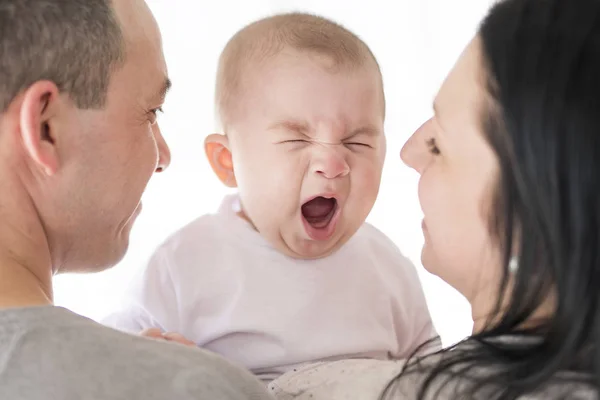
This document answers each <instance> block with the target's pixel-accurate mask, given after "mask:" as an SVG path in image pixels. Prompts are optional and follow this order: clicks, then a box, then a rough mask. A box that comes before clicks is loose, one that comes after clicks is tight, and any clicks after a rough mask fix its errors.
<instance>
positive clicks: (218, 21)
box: [55, 0, 490, 345]
mask: <svg viewBox="0 0 600 400" xmlns="http://www.w3.org/2000/svg"><path fill="white" fill-rule="evenodd" d="M489 4H490V0H370V1H366V0H362V1H358V0H345V1H342V0H218V1H205V0H149V5H150V7H151V9H152V10H153V12H154V14H155V16H156V19H157V20H158V23H159V25H160V28H161V30H162V34H163V40H164V51H165V56H166V59H167V64H168V66H169V74H170V77H171V79H172V81H173V89H172V91H171V92H170V93H169V95H168V98H167V102H166V104H165V107H164V108H165V114H164V115H162V116H161V117H159V118H160V125H161V129H162V132H163V134H164V135H165V137H166V139H167V142H168V143H169V145H170V147H171V151H172V164H171V167H170V169H169V170H168V171H167V172H166V173H163V174H160V175H157V176H155V177H154V178H153V180H152V181H151V182H150V185H149V187H148V190H147V192H146V194H145V195H144V212H143V213H142V215H141V216H140V217H139V218H138V221H137V224H136V225H135V227H134V229H133V232H132V236H131V245H130V250H129V253H128V254H127V256H126V257H125V259H124V260H123V261H122V262H121V263H120V264H119V265H118V266H117V267H115V268H114V269H112V270H110V271H107V272H103V273H100V274H95V275H85V276H84V275H63V276H59V277H57V279H56V280H55V300H56V304H57V305H60V306H64V307H67V308H69V309H71V310H73V311H75V312H78V313H80V314H83V315H86V316H89V317H91V318H93V319H97V320H98V319H101V318H102V317H104V316H105V315H106V314H108V313H109V312H110V311H111V310H114V309H115V307H116V306H117V304H118V301H119V299H120V297H121V296H122V294H123V292H124V291H125V289H126V287H127V284H128V282H129V281H130V279H131V278H132V276H133V274H134V273H135V272H136V271H137V270H138V269H139V268H141V267H143V266H144V263H145V262H146V261H147V259H148V257H149V256H150V254H151V252H152V251H153V250H154V248H155V247H156V246H157V245H158V244H160V242H162V241H163V240H164V239H165V238H166V236H167V235H169V234H171V233H172V232H173V231H175V230H176V229H177V228H179V227H180V226H182V225H184V224H186V223H187V222H189V221H191V220H192V219H193V218H195V217H197V216H198V215H201V214H204V213H207V212H211V211H213V210H215V209H216V207H217V206H218V204H219V202H220V200H221V199H222V197H223V195H224V194H226V193H227V192H226V189H225V188H224V187H222V186H221V184H220V183H219V182H218V181H217V179H216V178H215V177H214V176H213V175H212V171H211V170H210V168H209V166H208V163H207V162H206V160H205V158H204V151H203V140H204V137H205V136H206V135H207V134H209V133H211V132H212V129H214V118H213V115H214V112H213V104H212V99H213V87H214V76H215V72H216V63H217V59H218V56H219V53H220V52H221V50H222V49H223V46H224V45H225V43H226V42H227V40H228V39H229V38H230V37H231V36H232V35H233V34H234V33H235V32H236V31H237V30H239V29H240V28H242V27H243V26H244V25H246V24H247V23H249V22H252V21H253V20H255V19H258V18H261V17H264V16H267V15H271V14H273V13H277V12H284V11H308V12H312V13H316V14H320V15H323V16H326V17H329V18H331V19H333V20H335V21H336V22H339V23H341V24H343V25H344V26H346V27H347V28H349V29H351V30H352V31H353V32H355V33H356V34H358V35H359V36H360V37H361V38H362V39H363V40H365V42H366V43H367V44H368V45H369V46H370V47H371V49H372V50H373V52H374V54H375V56H376V57H377V58H378V61H379V63H380V65H381V68H382V72H383V78H384V84H385V90H386V96H387V121H386V135H387V138H388V155H387V160H386V165H385V168H384V175H383V181H382V186H381V192H380V196H379V199H378V201H377V203H376V205H375V208H374V209H373V212H372V213H371V215H370V216H369V219H368V220H369V222H371V223H373V224H374V225H375V226H377V227H378V228H379V229H381V230H382V231H384V232H385V233H386V234H388V235H389V236H390V237H391V238H392V239H393V240H394V241H395V242H396V243H397V244H398V246H399V247H400V248H401V250H402V251H403V252H404V253H405V254H406V255H407V256H408V257H409V258H411V259H412V260H413V261H414V262H415V264H416V265H417V267H418V268H419V272H420V274H421V278H422V281H423V285H424V288H425V292H426V295H427V300H428V303H429V306H430V309H431V313H432V316H433V319H434V323H435V325H436V327H437V329H438V332H439V333H440V335H441V336H442V340H443V342H444V344H446V345H447V344H450V343H453V342H455V341H457V340H460V339H462V338H463V337H465V336H466V335H468V334H469V332H470V329H471V325H472V323H471V319H470V309H469V306H468V303H467V302H466V301H465V300H464V299H463V298H462V297H461V296H460V295H458V294H457V292H455V291H454V290H453V289H451V288H449V287H448V286H447V285H446V284H445V283H444V282H442V281H440V280H439V279H438V278H436V277H434V276H431V275H429V274H428V273H427V272H425V271H424V270H423V268H422V267H421V265H420V250H421V245H422V241H423V238H422V234H421V228H420V221H421V218H422V214H421V210H420V207H419V203H418V199H417V195H416V183H417V175H416V173H414V172H412V171H411V170H409V169H408V168H407V167H405V166H404V165H403V164H402V163H401V162H400V160H399V156H398V154H399V151H400V148H401V146H402V144H403V143H404V142H405V141H406V139H407V138H408V136H409V135H410V134H411V133H412V132H413V131H414V130H415V129H416V128H417V127H418V126H419V125H420V124H421V123H422V122H424V121H425V120H426V119H427V118H428V117H429V116H430V115H431V102H432V100H433V97H434V96H435V93H436V91H437V89H438V87H439V85H440V84H441V82H442V80H443V79H444V77H445V75H446V74H447V73H448V71H449V69H450V68H451V67H452V65H453V64H454V62H455V61H456V58H457V57H458V56H459V54H460V52H461V51H462V49H463V47H464V46H465V45H466V44H467V43H468V41H469V40H470V39H471V37H472V36H473V35H474V33H475V32H476V29H477V25H478V23H479V21H480V19H481V18H482V16H483V15H484V14H485V12H486V10H487V8H488V6H489Z"/></svg>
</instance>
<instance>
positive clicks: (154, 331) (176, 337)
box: [140, 328, 196, 347]
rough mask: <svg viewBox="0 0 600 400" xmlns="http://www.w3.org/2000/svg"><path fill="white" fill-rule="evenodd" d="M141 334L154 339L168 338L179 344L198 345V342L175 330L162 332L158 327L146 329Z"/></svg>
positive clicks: (168, 340)
mask: <svg viewBox="0 0 600 400" xmlns="http://www.w3.org/2000/svg"><path fill="white" fill-rule="evenodd" d="M140 335H141V336H144V337H148V338H152V339H161V340H166V341H167V342H175V343H179V344H183V345H186V346H193V347H196V343H194V342H192V341H191V340H188V339H186V338H185V337H184V336H183V335H180V334H179V333H175V332H164V333H163V332H162V331H161V330H160V329H158V328H149V329H145V330H143V331H142V332H141V333H140Z"/></svg>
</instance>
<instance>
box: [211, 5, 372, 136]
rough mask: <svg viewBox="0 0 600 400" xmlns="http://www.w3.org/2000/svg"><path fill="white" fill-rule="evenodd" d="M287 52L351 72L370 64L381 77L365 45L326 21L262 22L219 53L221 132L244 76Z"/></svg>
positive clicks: (297, 16)
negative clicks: (319, 59) (309, 55)
mask: <svg viewBox="0 0 600 400" xmlns="http://www.w3.org/2000/svg"><path fill="white" fill-rule="evenodd" d="M286 48H291V49H293V50H297V51H306V52H309V53H313V54H318V55H322V56H325V57H327V58H328V59H329V60H331V62H332V67H333V68H346V69H353V68H361V67H364V66H366V65H369V64H371V65H373V67H375V68H376V70H377V73H378V74H379V75H380V76H381V71H380V69H379V64H378V63H377V60H376V59H375V56H374V55H373V53H372V52H371V50H370V49H369V47H368V46H367V45H366V43H365V42H363V41H362V40H361V39H360V38H359V37H358V36H357V35H355V34H354V33H352V32H350V31H349V30H348V29H346V28H344V27H343V26H341V25H339V24H337V23H335V22H333V21H331V20H329V19H327V18H323V17H319V16H316V15H311V14H304V13H289V14H280V15H275V16H272V17H268V18H264V19H261V20H258V21H256V22H253V23H251V24H250V25H247V26H246V27H245V28H243V29H241V30H240V31H238V32H237V33H236V34H235V35H234V36H233V37H232V38H231V39H230V40H229V42H228V43H227V45H226V46H225V49H224V50H223V52H222V53H221V57H220V59H219V66H218V71H217V84H216V90H215V106H216V111H217V119H218V122H219V123H220V125H221V128H222V129H225V130H226V126H227V125H228V121H229V120H230V119H231V118H232V117H231V115H232V114H234V110H235V109H236V107H237V104H236V101H235V100H236V99H238V98H239V97H241V96H242V93H243V83H244V75H245V73H246V72H248V71H249V70H250V69H251V68H257V67H260V64H261V62H264V61H265V60H268V59H269V58H271V57H274V56H276V55H277V54H279V53H280V52H281V51H282V50H284V49H286ZM382 93H383V87H382Z"/></svg>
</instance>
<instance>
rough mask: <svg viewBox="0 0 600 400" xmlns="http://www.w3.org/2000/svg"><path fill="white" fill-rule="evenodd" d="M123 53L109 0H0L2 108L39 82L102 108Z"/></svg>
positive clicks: (86, 104) (83, 104)
mask: <svg viewBox="0 0 600 400" xmlns="http://www.w3.org/2000/svg"><path fill="white" fill-rule="evenodd" d="M124 52H125V49H124V41H123V37H122V33H121V29H120V26H119V22H118V20H117V18H116V15H115V13H114V9H113V5H112V1H111V0H0V111H5V110H6V109H7V107H8V105H9V104H10V102H11V101H12V100H13V99H14V98H15V96H17V95H18V94H19V93H21V92H22V91H23V90H25V89H26V88H28V87H29V86H30V85H32V84H33V83H34V82H36V81H39V80H49V81H52V82H54V83H55V84H56V85H57V87H58V88H59V90H60V91H61V92H64V93H67V94H69V95H70V97H71V99H72V100H73V101H74V103H75V104H76V105H77V107H79V108H82V109H86V108H101V107H103V105H104V103H105V101H106V95H107V91H108V84H109V81H110V77H111V74H112V71H113V70H114V68H115V67H116V66H117V65H118V64H120V63H121V62H122V61H123V59H124V57H125V54H124Z"/></svg>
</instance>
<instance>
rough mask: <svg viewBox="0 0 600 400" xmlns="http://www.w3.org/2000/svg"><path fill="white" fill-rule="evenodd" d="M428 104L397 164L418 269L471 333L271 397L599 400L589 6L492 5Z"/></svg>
mask: <svg viewBox="0 0 600 400" xmlns="http://www.w3.org/2000/svg"><path fill="white" fill-rule="evenodd" d="M434 108H435V116H434V117H433V118H432V119H430V120H429V121H427V122H426V123H425V124H424V125H423V126H422V127H421V128H420V129H419V130H418V131H417V132H416V133H415V134H414V135H413V136H412V137H411V138H410V140H409V141H408V142H407V143H406V145H405V147H404V148H403V150H402V159H403V160H404V161H405V162H406V163H407V164H408V165H409V166H410V167H412V168H414V169H415V170H416V171H417V172H418V173H419V174H420V176H421V179H420V182H419V198H420V202H421V206H422V209H423V212H424V216H425V218H424V222H423V231H424V236H425V246H424V248H423V252H422V262H423V265H424V266H425V268H427V270H429V271H430V272H432V273H434V274H436V275H438V276H440V277H441V278H443V279H444V280H445V281H446V282H448V283H449V284H451V285H452V286H453V287H455V288H456V289H458V290H459V291H460V292H461V293H462V294H463V295H464V296H465V297H466V298H467V299H468V300H469V301H470V303H471V306H472V310H473V320H474V331H473V335H472V336H471V337H470V338H468V339H467V340H465V341H464V342H462V343H460V344H459V345H457V346H454V347H453V348H452V349H446V350H444V351H442V352H440V353H438V354H434V355H430V356H426V357H424V358H421V359H414V360H410V361H409V362H408V363H407V364H406V365H405V366H404V368H402V366H400V365H398V364H396V363H391V362H374V361H364V362H356V361H355V362H352V361H345V362H340V363H339V364H338V366H337V367H336V366H333V365H331V364H329V365H326V366H323V365H318V366H313V367H309V368H307V369H306V370H303V371H300V373H298V374H296V375H295V376H288V377H285V376H284V377H283V379H281V380H280V382H278V383H277V384H278V386H275V387H274V389H277V390H280V392H281V393H280V394H279V397H280V398H282V399H283V398H306V399H308V398H311V399H314V400H319V399H326V398H327V399H342V398H344V399H349V398H356V399H376V398H380V397H381V398H385V399H415V398H418V399H432V398H438V399H486V400H488V399H516V398H529V399H549V398H551V399H557V398H579V399H584V398H585V399H588V398H589V399H594V398H597V397H598V393H597V389H598V385H599V384H600V348H599V346H598V341H599V339H600V303H599V301H600V1H599V0H506V1H502V2H500V3H498V4H496V5H495V6H494V7H493V8H492V9H491V11H490V13H489V14H488V16H487V17H486V19H485V20H484V21H483V23H482V24H481V27H480V30H479V33H478V35H477V36H476V38H475V39H474V40H473V41H472V42H471V43H470V44H469V46H468V47H467V49H466V50H465V52H464V53H463V54H462V56H461V58H460V59H459V61H458V62H457V64H456V66H455V67H454V69H453V70H452V72H451V73H450V75H449V76H448V78H447V79H446V81H445V82H444V84H443V85H442V87H441V89H440V91H439V93H438V95H437V97H436V99H435V106H434ZM323 368H327V369H328V371H323ZM320 369H321V370H322V371H321V372H325V373H324V374H319V373H318V372H319V370H320ZM316 376H319V378H318V381H316V380H315V378H313V377H316ZM311 380H312V382H313V383H311ZM294 387H295V388H294ZM277 390H275V391H277Z"/></svg>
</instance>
